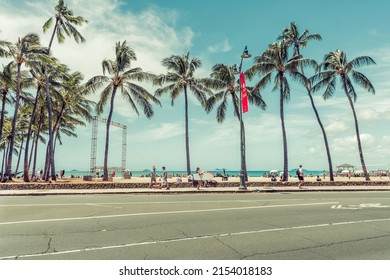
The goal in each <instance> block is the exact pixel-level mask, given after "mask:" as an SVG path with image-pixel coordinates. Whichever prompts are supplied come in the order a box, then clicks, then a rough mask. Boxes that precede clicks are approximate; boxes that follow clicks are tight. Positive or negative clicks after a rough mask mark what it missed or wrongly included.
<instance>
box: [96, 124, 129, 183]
mask: <svg viewBox="0 0 390 280" xmlns="http://www.w3.org/2000/svg"><path fill="white" fill-rule="evenodd" d="M98 122H102V123H107V119H104V118H101V117H99V116H94V117H92V140H91V163H90V171H89V172H90V175H92V176H94V175H95V174H96V171H97V169H100V168H102V167H97V166H96V151H97V136H98ZM110 125H113V126H116V127H119V128H122V166H121V167H110V169H112V170H115V171H119V170H120V171H122V173H124V172H125V171H126V150H127V126H126V125H123V124H121V123H118V122H113V121H112V122H110Z"/></svg>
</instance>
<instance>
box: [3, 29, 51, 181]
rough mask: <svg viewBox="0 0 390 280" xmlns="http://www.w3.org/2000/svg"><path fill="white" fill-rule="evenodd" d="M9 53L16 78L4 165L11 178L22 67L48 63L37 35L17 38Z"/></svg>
mask: <svg viewBox="0 0 390 280" xmlns="http://www.w3.org/2000/svg"><path fill="white" fill-rule="evenodd" d="M9 51H10V54H11V56H12V57H13V60H14V63H15V64H16V67H17V72H16V73H17V74H16V75H17V78H16V94H15V108H14V117H13V120H12V130H11V139H10V149H9V154H8V159H7V165H6V175H7V176H8V178H11V174H12V171H11V167H12V155H13V149H14V141H15V135H16V122H17V116H18V109H19V102H20V93H21V88H22V87H21V83H22V70H21V68H22V65H23V64H25V65H26V66H27V67H31V66H32V65H34V64H37V63H41V62H42V61H46V62H49V61H50V60H49V58H48V56H47V49H46V48H43V47H42V46H41V45H40V42H39V37H38V35H37V34H34V33H29V34H27V35H26V36H24V37H22V38H19V39H18V41H17V42H16V44H15V45H10V47H9Z"/></svg>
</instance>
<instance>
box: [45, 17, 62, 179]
mask: <svg viewBox="0 0 390 280" xmlns="http://www.w3.org/2000/svg"><path fill="white" fill-rule="evenodd" d="M58 21H59V19H58V18H56V24H55V25H54V29H53V33H52V35H51V38H50V42H49V47H48V50H47V54H48V55H49V54H50V49H51V45H52V43H53V39H54V34H55V32H56V29H57V26H58ZM47 75H48V74H47V66H46V65H45V83H46V105H47V111H48V113H49V125H48V127H49V143H48V149H47V154H46V159H47V160H49V168H50V170H51V172H50V173H51V179H52V180H54V181H55V180H56V171H55V170H56V168H55V164H54V153H53V128H52V115H53V112H52V107H51V98H50V93H49V78H48V76H47ZM46 180H47V178H46Z"/></svg>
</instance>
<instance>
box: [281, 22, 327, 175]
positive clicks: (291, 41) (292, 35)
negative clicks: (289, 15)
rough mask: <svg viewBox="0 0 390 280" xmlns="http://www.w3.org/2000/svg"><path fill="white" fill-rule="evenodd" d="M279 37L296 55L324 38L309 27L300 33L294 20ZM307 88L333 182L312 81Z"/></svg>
mask: <svg viewBox="0 0 390 280" xmlns="http://www.w3.org/2000/svg"><path fill="white" fill-rule="evenodd" d="M278 39H280V40H286V43H287V44H288V45H292V46H293V49H294V55H297V56H300V55H301V52H300V48H304V47H306V46H307V43H308V42H309V41H311V40H318V41H320V40H322V38H321V35H319V34H316V33H314V34H310V33H309V31H308V30H307V29H306V30H305V31H303V33H302V34H300V33H299V29H298V26H297V25H296V24H295V23H294V22H292V23H291V24H290V28H285V29H284V30H283V32H282V34H281V35H280V36H279V38H278ZM300 70H301V73H302V74H303V75H305V72H304V69H303V67H301V68H300ZM305 88H306V90H307V95H308V96H309V99H310V104H311V107H312V108H313V111H314V114H315V116H316V119H317V122H318V125H319V126H320V128H321V131H322V136H323V138H324V143H325V149H326V154H327V157H328V165H329V176H330V181H332V182H333V181H334V177H333V165H332V158H331V155H330V149H329V144H328V138H327V136H326V132H325V128H324V126H323V124H322V122H321V119H320V115H319V114H318V111H317V108H316V106H315V104H314V99H313V96H312V92H313V89H312V84H311V83H310V81H308V82H307V83H305Z"/></svg>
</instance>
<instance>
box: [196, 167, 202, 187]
mask: <svg viewBox="0 0 390 280" xmlns="http://www.w3.org/2000/svg"><path fill="white" fill-rule="evenodd" d="M196 174H198V175H199V180H198V184H197V189H198V190H199V189H200V187H201V186H202V176H203V172H202V171H200V168H199V167H197V168H196Z"/></svg>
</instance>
